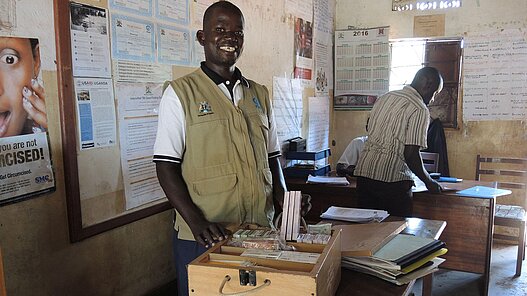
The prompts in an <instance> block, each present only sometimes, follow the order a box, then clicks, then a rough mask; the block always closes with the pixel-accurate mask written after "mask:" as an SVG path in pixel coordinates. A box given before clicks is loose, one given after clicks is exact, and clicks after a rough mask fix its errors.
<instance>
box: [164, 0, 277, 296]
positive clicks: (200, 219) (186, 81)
mask: <svg viewBox="0 0 527 296" xmlns="http://www.w3.org/2000/svg"><path fill="white" fill-rule="evenodd" d="M244 22H245V20H244V17H243V14H242V12H241V11H240V9H239V8H238V7H236V6H235V5H233V4H232V3H230V2H227V1H220V2H216V3H214V4H212V5H211V6H210V7H209V8H207V10H206V11H205V15H204V17H203V30H199V31H198V32H197V34H196V37H197V39H198V41H199V43H200V44H201V45H202V46H203V47H204V51H205V62H202V63H201V67H200V68H199V69H197V70H196V71H194V72H193V73H191V74H189V75H186V76H184V77H181V78H179V79H176V80H174V81H170V82H168V83H166V88H165V91H164V93H163V97H162V99H161V103H160V107H159V125H158V132H157V138H156V142H155V145H154V161H155V162H156V168H157V175H158V178H159V182H160V184H161V186H162V188H163V190H164V191H165V194H166V196H167V198H168V200H169V201H170V203H171V204H172V205H173V206H174V208H175V210H176V219H175V223H174V230H175V236H174V258H175V261H176V272H177V281H178V290H179V295H187V294H188V279H187V271H186V265H187V264H188V263H189V262H190V261H192V260H193V259H194V258H196V257H197V256H199V255H200V254H201V253H203V252H204V251H205V250H206V248H207V247H210V246H212V245H214V244H215V243H217V242H219V241H221V240H223V239H225V238H226V236H227V234H228V230H227V226H232V225H234V227H236V226H239V225H241V224H243V223H252V224H258V225H261V226H267V227H272V219H273V216H274V207H273V199H274V200H276V202H277V203H278V204H281V203H282V200H283V196H284V192H285V190H286V189H285V181H284V178H283V175H282V171H281V168H280V164H279V160H278V157H279V156H280V147H279V143H278V140H277V135H276V126H275V122H274V118H273V113H272V109H271V103H270V100H269V94H268V91H267V89H266V88H265V86H262V85H260V84H257V83H255V82H254V81H251V80H248V79H246V78H245V77H244V76H243V75H242V73H241V72H240V70H239V69H238V68H236V66H235V64H236V62H237V61H238V58H239V57H240V55H241V54H242V52H243V43H244Z"/></svg>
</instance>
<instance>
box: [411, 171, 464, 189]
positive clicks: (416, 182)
mask: <svg viewBox="0 0 527 296" xmlns="http://www.w3.org/2000/svg"><path fill="white" fill-rule="evenodd" d="M412 178H413V181H414V186H413V187H412V192H425V191H428V188H426V185H425V183H424V182H423V181H421V179H419V178H418V177H417V176H416V175H415V174H412ZM460 180H462V179H460ZM441 188H443V190H442V192H445V191H456V189H454V188H450V187H448V186H445V185H444V184H441Z"/></svg>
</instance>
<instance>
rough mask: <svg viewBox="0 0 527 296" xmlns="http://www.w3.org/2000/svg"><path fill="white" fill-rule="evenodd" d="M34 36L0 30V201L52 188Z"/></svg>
mask: <svg viewBox="0 0 527 296" xmlns="http://www.w3.org/2000/svg"><path fill="white" fill-rule="evenodd" d="M39 75H40V49H39V41H38V39H36V38H24V37H11V36H0V205H1V204H5V203H7V202H10V201H12V200H19V199H20V198H23V197H26V196H32V195H35V194H36V193H38V192H42V191H48V190H49V189H50V188H54V184H55V182H54V178H53V171H52V168H51V160H50V154H49V143H48V140H47V133H46V130H47V127H48V121H47V116H46V101H45V92H44V87H43V86H42V83H41V80H40V77H39Z"/></svg>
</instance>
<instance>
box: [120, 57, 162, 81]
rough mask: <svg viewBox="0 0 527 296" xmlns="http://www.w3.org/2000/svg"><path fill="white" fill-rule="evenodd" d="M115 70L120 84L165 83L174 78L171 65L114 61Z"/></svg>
mask: <svg viewBox="0 0 527 296" xmlns="http://www.w3.org/2000/svg"><path fill="white" fill-rule="evenodd" d="M113 69H114V79H115V81H120V82H139V83H144V82H163V81H165V80H167V79H170V77H172V67H171V66H170V65H161V64H153V63H141V62H132V61H119V60H114V61H113Z"/></svg>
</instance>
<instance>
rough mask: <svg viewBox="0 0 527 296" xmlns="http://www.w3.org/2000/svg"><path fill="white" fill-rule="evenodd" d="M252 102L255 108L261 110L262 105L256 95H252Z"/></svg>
mask: <svg viewBox="0 0 527 296" xmlns="http://www.w3.org/2000/svg"><path fill="white" fill-rule="evenodd" d="M253 103H254V105H255V106H256V109H259V110H260V111H262V105H260V100H258V98H257V97H253Z"/></svg>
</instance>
